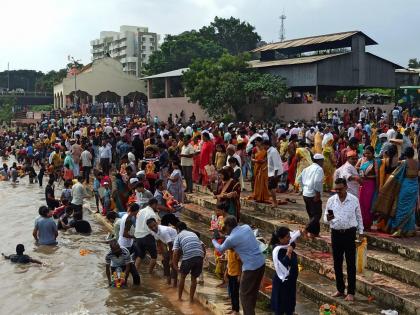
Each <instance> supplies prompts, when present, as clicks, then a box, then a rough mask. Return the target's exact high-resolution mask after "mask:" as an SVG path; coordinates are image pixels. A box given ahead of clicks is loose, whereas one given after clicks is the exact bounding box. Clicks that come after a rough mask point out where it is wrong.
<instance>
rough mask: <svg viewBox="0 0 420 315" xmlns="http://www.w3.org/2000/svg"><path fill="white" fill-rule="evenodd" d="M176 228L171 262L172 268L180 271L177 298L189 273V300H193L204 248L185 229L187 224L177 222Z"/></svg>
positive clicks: (180, 294)
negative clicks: (179, 265) (179, 262)
mask: <svg viewBox="0 0 420 315" xmlns="http://www.w3.org/2000/svg"><path fill="white" fill-rule="evenodd" d="M176 229H177V230H178V235H177V237H176V238H175V240H174V245H173V248H172V249H173V259H172V264H173V267H174V269H175V270H177V271H178V272H179V273H181V279H180V281H179V287H178V300H180V301H181V300H182V292H183V291H184V284H185V278H186V277H187V275H188V274H189V273H191V287H190V302H193V301H194V294H195V289H196V287H197V278H198V277H199V276H200V274H201V272H202V271H203V257H204V253H205V248H204V244H203V243H202V242H201V241H200V239H199V238H198V236H197V235H196V234H195V233H193V232H190V231H187V225H186V224H185V223H184V222H178V224H177V225H176ZM181 255H182V259H181V267H180V268H179V269H178V261H179V258H180V256H181Z"/></svg>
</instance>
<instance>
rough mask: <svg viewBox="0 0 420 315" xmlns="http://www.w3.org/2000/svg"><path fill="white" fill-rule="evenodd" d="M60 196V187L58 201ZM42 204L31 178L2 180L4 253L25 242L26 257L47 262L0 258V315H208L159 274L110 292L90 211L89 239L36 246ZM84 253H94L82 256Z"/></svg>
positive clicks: (99, 229)
mask: <svg viewBox="0 0 420 315" xmlns="http://www.w3.org/2000/svg"><path fill="white" fill-rule="evenodd" d="M45 181H46V179H45V178H44V182H45ZM44 187H45V184H44ZM60 193H61V188H56V197H57V196H59V194H60ZM44 200H45V199H44V188H39V187H38V184H29V183H28V178H27V177H25V178H22V179H20V182H19V183H18V184H12V183H10V182H0V217H1V222H2V224H0V244H1V245H0V252H4V253H5V254H12V253H14V251H15V247H16V244H18V243H22V244H24V245H25V248H26V254H28V255H30V256H31V257H33V258H36V259H39V260H41V261H43V262H44V263H45V264H44V265H43V266H38V265H34V264H31V265H15V264H11V263H10V262H9V261H6V260H4V259H3V258H0V277H1V280H0V281H1V282H0V283H1V285H0V287H1V291H0V292H1V294H0V314H14V315H17V314H80V315H82V314H83V315H87V314H165V315H178V314H209V311H208V310H207V309H204V308H203V307H202V306H200V305H199V304H197V303H195V304H193V305H190V303H188V302H182V303H178V302H177V301H176V299H177V295H176V291H175V290H174V289H172V288H168V287H167V285H166V284H165V281H164V280H163V279H162V276H161V273H160V271H158V272H157V275H156V276H155V277H153V278H152V277H151V276H150V275H148V274H146V272H145V271H144V270H142V271H141V281H142V283H141V286H140V288H127V289H116V288H108V285H107V280H106V275H105V262H104V258H105V255H106V253H107V251H108V248H109V247H108V245H107V244H105V243H104V239H105V236H106V234H107V231H106V230H105V228H104V227H103V226H102V225H100V224H99V223H98V222H96V221H95V220H94V219H93V218H92V217H91V216H90V214H89V213H88V211H86V210H85V215H84V217H85V219H86V220H88V221H90V224H91V225H92V229H93V233H92V234H91V235H90V236H82V235H79V234H77V233H75V232H71V231H66V232H61V231H60V232H59V237H58V246H54V247H50V246H37V245H35V243H34V239H33V237H32V230H33V226H34V220H35V218H36V217H37V216H38V208H39V206H41V205H43V204H44ZM80 249H88V250H90V251H91V252H92V253H91V254H89V255H86V256H81V255H80V253H79V251H80ZM129 282H130V283H131V278H130V280H129ZM187 297H188V295H187V294H186V293H185V292H184V299H187Z"/></svg>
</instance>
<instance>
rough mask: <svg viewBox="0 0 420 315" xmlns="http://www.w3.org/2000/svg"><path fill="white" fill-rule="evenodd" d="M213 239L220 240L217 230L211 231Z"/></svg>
mask: <svg viewBox="0 0 420 315" xmlns="http://www.w3.org/2000/svg"><path fill="white" fill-rule="evenodd" d="M213 238H214V239H215V240H217V239H219V238H220V233H219V230H218V229H215V230H213Z"/></svg>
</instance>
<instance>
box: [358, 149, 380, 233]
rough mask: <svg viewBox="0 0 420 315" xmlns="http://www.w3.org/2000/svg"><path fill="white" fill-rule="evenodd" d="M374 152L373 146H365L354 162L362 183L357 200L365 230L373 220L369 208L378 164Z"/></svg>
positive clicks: (373, 193)
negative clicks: (360, 155) (359, 157)
mask: <svg viewBox="0 0 420 315" xmlns="http://www.w3.org/2000/svg"><path fill="white" fill-rule="evenodd" d="M374 154H375V151H374V149H373V147H372V146H370V145H368V146H366V148H365V151H364V153H363V157H362V158H361V159H360V160H359V161H358V162H357V164H356V168H358V169H359V173H360V177H361V179H362V184H361V185H360V189H359V196H360V198H359V202H360V209H361V211H362V218H363V226H364V227H365V229H366V230H368V229H370V227H371V226H372V222H373V215H372V212H371V208H372V201H373V197H374V195H375V192H376V176H377V173H378V164H377V163H376V162H375V159H374Z"/></svg>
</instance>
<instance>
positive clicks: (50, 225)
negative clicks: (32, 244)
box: [32, 206, 58, 245]
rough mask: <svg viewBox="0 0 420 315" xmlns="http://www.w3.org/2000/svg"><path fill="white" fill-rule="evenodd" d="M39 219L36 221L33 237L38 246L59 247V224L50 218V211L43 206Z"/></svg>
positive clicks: (40, 209) (39, 211)
mask: <svg viewBox="0 0 420 315" xmlns="http://www.w3.org/2000/svg"><path fill="white" fill-rule="evenodd" d="M38 213H39V217H38V218H37V219H36V220H35V227H34V230H33V232H32V235H33V237H34V239H35V241H36V243H37V245H57V236H58V230H57V224H55V222H54V219H53V218H52V217H50V216H49V215H48V214H49V210H48V208H47V207H46V206H42V207H40V208H39V210H38Z"/></svg>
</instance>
